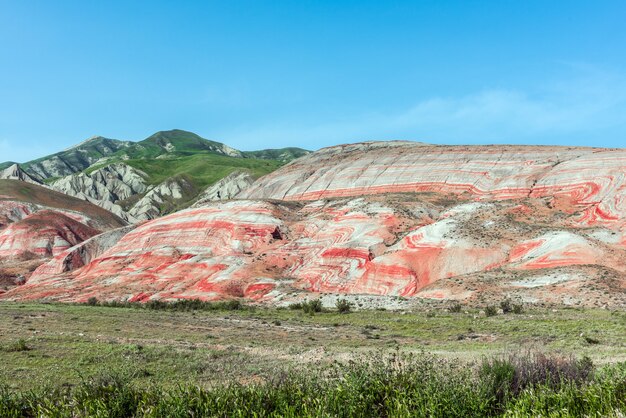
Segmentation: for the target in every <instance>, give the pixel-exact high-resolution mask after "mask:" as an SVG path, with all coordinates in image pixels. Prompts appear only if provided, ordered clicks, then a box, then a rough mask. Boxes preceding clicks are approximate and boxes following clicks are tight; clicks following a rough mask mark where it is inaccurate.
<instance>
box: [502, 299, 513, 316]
mask: <svg viewBox="0 0 626 418" xmlns="http://www.w3.org/2000/svg"><path fill="white" fill-rule="evenodd" d="M500 309H502V312H503V313H505V314H506V313H509V312H512V311H513V304H512V303H511V301H510V300H509V299H505V300H503V301H502V302H500Z"/></svg>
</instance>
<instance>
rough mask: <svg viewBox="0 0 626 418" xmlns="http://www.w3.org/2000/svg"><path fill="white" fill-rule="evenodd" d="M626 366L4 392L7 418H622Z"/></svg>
mask: <svg viewBox="0 0 626 418" xmlns="http://www.w3.org/2000/svg"><path fill="white" fill-rule="evenodd" d="M620 413H622V414H623V413H626V363H621V364H616V365H613V366H609V367H606V368H604V369H601V370H598V371H596V370H595V369H594V367H593V365H592V364H591V363H590V362H589V361H588V360H587V359H584V360H576V359H572V358H557V357H547V356H541V355H534V354H533V355H523V356H514V357H507V358H497V359H488V360H485V361H483V362H482V363H481V364H479V365H477V366H476V367H467V365H466V364H464V363H462V362H459V361H450V360H445V359H442V358H438V357H435V356H433V355H431V354H428V353H419V354H402V353H399V352H396V353H392V354H387V355H383V354H379V355H371V356H368V357H363V358H360V359H358V360H355V361H350V362H347V363H335V364H334V365H332V366H331V367H329V368H326V369H314V370H310V371H302V370H300V371H292V372H286V373H278V374H277V375H276V376H275V377H274V378H272V379H270V380H269V381H265V382H262V383H255V384H248V385H245V384H240V383H235V382H233V383H230V384H226V385H222V386H217V387H212V388H208V389H207V388H199V387H195V386H180V387H178V388H177V389H174V390H171V389H170V390H167V389H163V388H159V387H155V386H149V387H138V386H136V385H134V384H133V383H131V381H130V379H129V377H128V376H125V377H124V376H119V375H113V376H104V377H98V378H92V379H87V380H85V381H84V382H83V383H82V384H80V385H79V386H77V387H74V388H66V389H55V390H41V391H36V392H27V393H20V392H12V391H9V390H7V389H2V390H0V416H2V417H5V416H6V417H21V416H58V417H65V416H67V417H70V416H107V417H130V416H138V417H164V416H167V417H188V416H211V417H248V416H255V417H295V416H315V417H318V416H333V417H334V416H338V417H484V416H507V417H521V416H563V417H565V416H619V415H618V414H620Z"/></svg>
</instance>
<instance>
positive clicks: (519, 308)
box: [513, 303, 524, 315]
mask: <svg viewBox="0 0 626 418" xmlns="http://www.w3.org/2000/svg"><path fill="white" fill-rule="evenodd" d="M513 313H514V314H518V315H519V314H523V313H524V305H522V304H521V303H516V304H514V305H513Z"/></svg>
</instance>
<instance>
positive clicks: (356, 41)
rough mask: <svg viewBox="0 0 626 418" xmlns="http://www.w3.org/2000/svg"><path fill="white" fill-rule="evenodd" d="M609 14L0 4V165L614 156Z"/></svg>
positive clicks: (621, 109)
mask: <svg viewBox="0 0 626 418" xmlns="http://www.w3.org/2000/svg"><path fill="white" fill-rule="evenodd" d="M625 19H626V2H624V1H610V0H606V1H598V2H592V1H573V0H571V1H566V2H555V1H544V0H541V1H506V0H498V1H471V0H468V1H442V0H439V1H407V2H403V1H365V0H364V1H338V0H335V1H289V2H287V1H284V2H283V1H272V2H267V1H258V2H247V1H222V2H217V1H198V2H193V1H185V2H173V1H162V2H160V1H145V2H143V1H132V2H129V1H107V2H100V1H87V0H85V1H55V2H50V1H28V0H24V1H22V0H20V1H18V0H15V1H5V0H0V161H3V160H15V161H26V160H28V159H32V158H35V157H39V156H43V155H45V154H48V153H51V152H54V151H58V150H60V149H63V148H66V147H69V146H71V145H73V144H75V143H77V142H80V141H81V140H83V139H85V138H87V137H90V136H92V135H103V136H106V137H110V138H117V139H126V140H140V139H143V138H145V137H147V136H149V135H150V134H152V133H153V132H155V131H158V130H165V129H173V128H180V129H187V130H191V131H194V132H196V133H198V134H200V135H202V136H204V137H206V138H209V139H214V140H217V141H221V142H225V143H227V144H229V145H231V146H234V147H236V148H239V149H243V150H252V149H260V148H270V147H273V148H276V147H284V146H300V147H303V148H309V149H317V148H320V147H323V146H328V145H333V144H338V143H345V142H356V141H362V140H386V139H410V140H416V141H424V142H431V143H447V144H479V143H528V144H562V145H592V146H606V147H625V146H626V25H625V24H624V21H625Z"/></svg>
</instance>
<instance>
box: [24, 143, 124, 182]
mask: <svg viewBox="0 0 626 418" xmlns="http://www.w3.org/2000/svg"><path fill="white" fill-rule="evenodd" d="M130 145H131V143H130V142H127V141H118V140H116V139H109V138H104V137H101V136H94V137H91V138H89V139H87V140H85V141H83V142H81V143H80V144H77V145H75V146H73V147H71V148H68V149H66V150H64V151H62V152H60V153H57V154H54V155H50V156H48V157H45V158H42V159H39V160H35V161H32V162H29V163H28V164H26V165H25V166H26V171H28V173H30V174H31V175H34V176H37V177H39V178H42V179H46V178H50V177H63V176H69V175H72V174H74V173H77V172H79V171H82V170H85V169H86V168H88V167H89V166H91V165H92V164H95V163H97V162H99V161H101V160H103V159H106V158H107V157H108V156H110V155H111V154H113V153H114V152H116V151H119V150H122V149H125V148H128V147H129V146H130Z"/></svg>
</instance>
